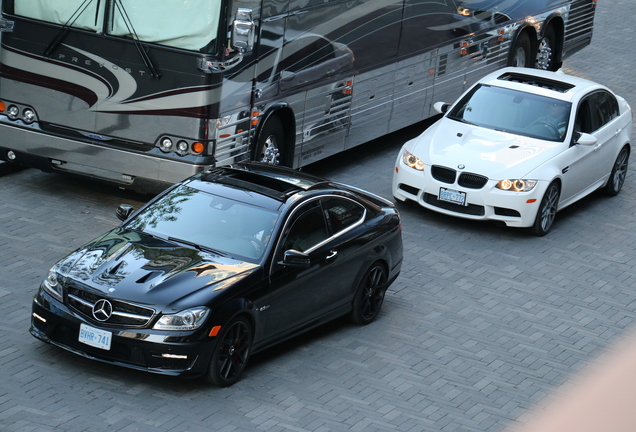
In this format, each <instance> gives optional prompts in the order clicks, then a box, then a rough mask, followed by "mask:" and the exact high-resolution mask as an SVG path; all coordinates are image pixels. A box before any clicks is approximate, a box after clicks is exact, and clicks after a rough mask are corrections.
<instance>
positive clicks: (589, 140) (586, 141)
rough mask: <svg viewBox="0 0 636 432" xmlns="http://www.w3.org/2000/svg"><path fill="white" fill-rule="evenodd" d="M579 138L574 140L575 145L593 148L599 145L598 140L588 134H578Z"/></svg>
mask: <svg viewBox="0 0 636 432" xmlns="http://www.w3.org/2000/svg"><path fill="white" fill-rule="evenodd" d="M576 135H577V136H575V138H574V144H580V145H584V146H591V145H594V144H596V143H597V141H598V140H597V139H596V137H595V136H594V135H590V134H588V133H582V132H577V133H576Z"/></svg>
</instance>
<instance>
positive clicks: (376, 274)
mask: <svg viewBox="0 0 636 432" xmlns="http://www.w3.org/2000/svg"><path fill="white" fill-rule="evenodd" d="M387 280H388V274H387V271H386V270H385V268H384V266H383V265H382V264H380V263H379V262H377V263H375V264H373V265H372V266H371V267H369V269H368V270H367V272H366V273H365V274H364V277H363V278H362V282H360V286H359V287H358V290H357V291H356V294H355V297H354V298H353V310H352V311H351V321H353V322H354V323H356V324H361V325H366V324H369V323H370V322H372V321H373V320H374V319H375V318H376V317H377V316H378V313H379V312H380V308H381V307H382V302H383V301H384V294H385V293H386V289H387V288H388V284H387Z"/></svg>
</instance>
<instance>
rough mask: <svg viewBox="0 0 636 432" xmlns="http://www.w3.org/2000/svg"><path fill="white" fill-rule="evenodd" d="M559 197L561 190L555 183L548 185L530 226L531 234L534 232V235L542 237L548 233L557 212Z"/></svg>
mask: <svg viewBox="0 0 636 432" xmlns="http://www.w3.org/2000/svg"><path fill="white" fill-rule="evenodd" d="M560 195H561V190H560V188H559V185H558V184H557V183H555V182H553V183H550V186H548V189H547V190H546V191H545V194H544V195H543V198H542V199H541V204H540V205H539V210H538V211H537V217H536V218H535V220H534V225H533V226H532V232H534V234H535V235H537V236H544V235H546V234H547V233H548V231H550V228H552V223H553V222H554V218H555V216H556V213H557V210H558V205H559V196H560Z"/></svg>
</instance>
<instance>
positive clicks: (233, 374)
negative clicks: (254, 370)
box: [207, 317, 253, 387]
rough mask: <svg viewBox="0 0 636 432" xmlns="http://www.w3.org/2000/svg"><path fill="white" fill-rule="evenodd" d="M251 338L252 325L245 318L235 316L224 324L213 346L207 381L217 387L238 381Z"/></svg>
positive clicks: (248, 352)
mask: <svg viewBox="0 0 636 432" xmlns="http://www.w3.org/2000/svg"><path fill="white" fill-rule="evenodd" d="M252 338H253V332H252V327H251V326H250V324H249V323H248V322H247V320H246V319H245V318H242V317H238V318H235V319H234V320H232V321H231V322H230V323H229V324H227V325H226V326H224V327H223V329H222V330H221V333H220V334H219V336H218V341H217V343H216V345H215V347H214V354H213V355H212V360H211V361H210V367H209V369H208V374H207V379H208V381H209V382H211V383H212V384H215V385H217V386H219V387H227V386H230V385H232V384H234V383H235V382H236V381H238V379H239V377H240V376H241V373H243V370H244V369H245V366H246V365H247V360H248V359H249V356H250V350H251V348H252Z"/></svg>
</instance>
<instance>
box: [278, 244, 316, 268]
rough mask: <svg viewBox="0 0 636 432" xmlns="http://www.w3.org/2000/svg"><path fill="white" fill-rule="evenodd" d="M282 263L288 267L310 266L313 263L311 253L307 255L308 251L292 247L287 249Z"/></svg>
mask: <svg viewBox="0 0 636 432" xmlns="http://www.w3.org/2000/svg"><path fill="white" fill-rule="evenodd" d="M282 264H283V265H284V266H288V267H299V268H309V266H310V265H311V260H310V259H309V255H307V254H306V253H302V252H298V251H297V250H294V249H290V250H287V251H285V253H284V254H283V262H282Z"/></svg>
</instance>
